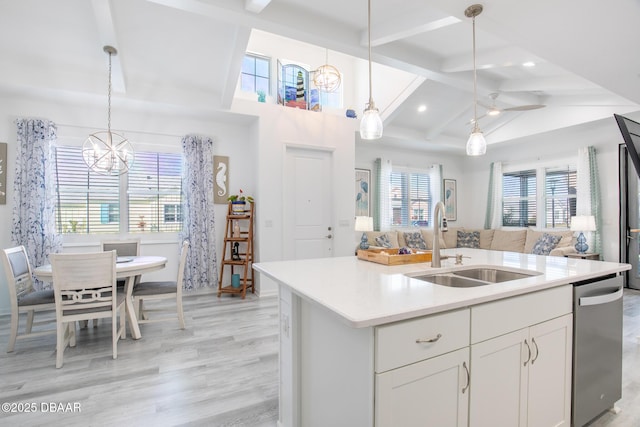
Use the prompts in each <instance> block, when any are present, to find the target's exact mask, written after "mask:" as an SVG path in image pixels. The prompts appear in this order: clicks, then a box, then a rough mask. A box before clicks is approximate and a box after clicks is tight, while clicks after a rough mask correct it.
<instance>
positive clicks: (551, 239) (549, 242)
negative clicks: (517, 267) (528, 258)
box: [531, 233, 562, 255]
mask: <svg viewBox="0 0 640 427" xmlns="http://www.w3.org/2000/svg"><path fill="white" fill-rule="evenodd" d="M560 239H562V236H554V235H552V234H547V233H544V234H543V235H542V237H540V238H539V239H538V241H537V242H536V244H535V245H533V249H532V250H531V253H532V254H535V255H549V253H551V251H552V250H554V249H555V247H556V246H558V242H560Z"/></svg>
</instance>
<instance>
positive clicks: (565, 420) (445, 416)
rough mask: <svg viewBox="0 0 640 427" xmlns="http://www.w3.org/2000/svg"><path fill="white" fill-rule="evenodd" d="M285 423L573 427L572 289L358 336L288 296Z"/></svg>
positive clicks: (283, 338) (283, 312)
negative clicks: (563, 426) (571, 410)
mask: <svg viewBox="0 0 640 427" xmlns="http://www.w3.org/2000/svg"><path fill="white" fill-rule="evenodd" d="M280 298H281V301H280V316H281V321H282V322H281V323H282V325H281V334H280V368H281V375H280V425H282V426H284V427H295V426H305V427H316V426H317V427H324V426H367V427H371V426H375V427H389V426H391V427H396V426H425V425H426V426H452V427H453V426H455V427H459V426H467V425H470V426H481V427H485V426H491V427H494V426H508V427H514V426H529V427H537V426H544V427H548V426H551V425H554V426H555V425H560V426H562V425H567V426H568V425H569V421H570V409H571V405H570V403H571V388H570V387H571V383H570V380H571V332H572V331H571V327H572V315H571V311H572V308H573V306H572V298H573V296H572V288H571V286H570V285H567V286H560V287H554V288H549V289H544V290H540V291H537V292H532V293H528V294H524V295H517V296H512V297H508V298H503V299H500V300H495V301H489V302H486V303H481V304H476V305H472V306H470V307H468V308H461V309H456V310H451V311H445V312H441V313H436V314H432V315H428V316H421V317H415V318H412V319H408V320H404V321H399V322H394V323H388V324H384V325H379V326H375V327H366V328H352V327H350V326H348V325H346V324H345V323H343V322H342V321H341V320H340V319H339V317H338V316H335V314H333V313H331V312H330V311H328V310H325V309H324V308H323V307H321V305H319V304H317V303H313V302H309V301H308V300H306V299H305V298H301V297H299V296H297V295H295V294H293V293H291V292H290V290H289V289H288V287H286V286H282V287H281V289H280Z"/></svg>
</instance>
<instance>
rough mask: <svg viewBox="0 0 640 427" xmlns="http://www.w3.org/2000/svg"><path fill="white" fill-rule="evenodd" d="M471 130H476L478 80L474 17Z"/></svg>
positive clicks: (473, 21) (474, 19)
mask: <svg viewBox="0 0 640 427" xmlns="http://www.w3.org/2000/svg"><path fill="white" fill-rule="evenodd" d="M472 24H473V132H474V133H475V132H478V130H479V128H478V82H477V76H476V17H475V15H474V17H473V20H472Z"/></svg>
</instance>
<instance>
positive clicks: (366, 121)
mask: <svg viewBox="0 0 640 427" xmlns="http://www.w3.org/2000/svg"><path fill="white" fill-rule="evenodd" d="M367 12H368V22H367V28H368V32H369V103H368V104H367V106H366V108H365V109H364V113H363V115H362V121H361V122H360V138H362V139H379V138H382V119H381V118H380V112H379V111H378V109H377V108H376V104H375V103H374V102H373V97H372V95H371V92H372V91H371V0H368V9H367Z"/></svg>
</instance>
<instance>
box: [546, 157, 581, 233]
mask: <svg viewBox="0 0 640 427" xmlns="http://www.w3.org/2000/svg"><path fill="white" fill-rule="evenodd" d="M576 182H577V174H576V171H575V170H570V169H565V170H547V171H546V173H545V180H544V193H545V208H544V213H545V215H544V217H545V222H546V227H549V228H569V225H570V221H571V217H572V216H575V215H576Z"/></svg>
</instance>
